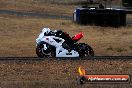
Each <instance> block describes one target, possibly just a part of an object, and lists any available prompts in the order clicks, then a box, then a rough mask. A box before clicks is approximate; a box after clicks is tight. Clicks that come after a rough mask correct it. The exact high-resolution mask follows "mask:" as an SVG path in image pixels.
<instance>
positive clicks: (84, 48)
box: [79, 43, 94, 57]
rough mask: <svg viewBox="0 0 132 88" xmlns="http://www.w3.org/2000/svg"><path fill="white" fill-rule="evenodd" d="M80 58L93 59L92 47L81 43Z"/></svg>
mask: <svg viewBox="0 0 132 88" xmlns="http://www.w3.org/2000/svg"><path fill="white" fill-rule="evenodd" d="M79 48H80V49H79V56H80V57H93V56H94V50H93V48H92V47H91V46H89V45H88V44H85V43H79Z"/></svg>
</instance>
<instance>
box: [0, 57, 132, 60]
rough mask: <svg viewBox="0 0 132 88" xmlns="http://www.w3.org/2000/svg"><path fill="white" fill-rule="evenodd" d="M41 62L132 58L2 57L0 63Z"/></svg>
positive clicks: (126, 58) (127, 58)
mask: <svg viewBox="0 0 132 88" xmlns="http://www.w3.org/2000/svg"><path fill="white" fill-rule="evenodd" d="M5 60H8V61H13V60H22V61H41V60H132V56H94V57H84V58H70V57H69V58H64V57H63V58H39V57H0V61H5Z"/></svg>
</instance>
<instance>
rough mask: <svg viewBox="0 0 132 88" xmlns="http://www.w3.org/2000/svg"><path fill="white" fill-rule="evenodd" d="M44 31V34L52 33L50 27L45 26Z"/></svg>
mask: <svg viewBox="0 0 132 88" xmlns="http://www.w3.org/2000/svg"><path fill="white" fill-rule="evenodd" d="M42 32H43V33H44V34H49V33H50V29H49V28H43V29H42Z"/></svg>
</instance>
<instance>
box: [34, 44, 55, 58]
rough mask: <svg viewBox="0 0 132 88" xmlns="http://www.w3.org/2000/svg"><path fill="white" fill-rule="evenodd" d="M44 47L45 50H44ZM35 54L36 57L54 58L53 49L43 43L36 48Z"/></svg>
mask: <svg viewBox="0 0 132 88" xmlns="http://www.w3.org/2000/svg"><path fill="white" fill-rule="evenodd" d="M44 45H45V46H46V49H44ZM36 54H37V56H38V57H40V58H43V57H55V48H54V47H53V46H51V45H49V44H47V43H45V42H40V43H39V44H37V47H36Z"/></svg>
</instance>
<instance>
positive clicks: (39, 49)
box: [36, 28, 94, 58]
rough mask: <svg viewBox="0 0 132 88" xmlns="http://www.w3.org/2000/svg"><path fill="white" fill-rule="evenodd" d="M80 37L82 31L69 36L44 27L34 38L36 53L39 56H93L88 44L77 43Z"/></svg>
mask: <svg viewBox="0 0 132 88" xmlns="http://www.w3.org/2000/svg"><path fill="white" fill-rule="evenodd" d="M82 37H83V33H82V32H81V33H79V34H76V35H75V36H73V37H72V38H71V37H70V36H69V34H67V33H66V32H62V31H60V30H59V31H57V30H55V31H51V30H50V29H49V28H44V29H43V30H42V32H41V33H40V34H39V36H38V38H37V39H36V54H37V56H38V57H41V58H43V57H86V56H94V51H93V49H92V48H91V47H90V46H89V45H88V44H85V43H77V41H78V40H80V39H81V38H82Z"/></svg>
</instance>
